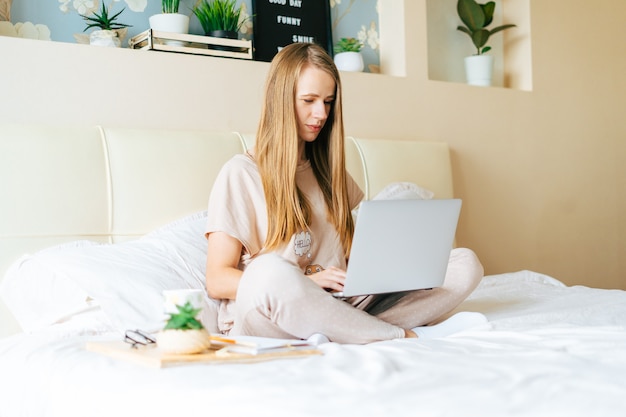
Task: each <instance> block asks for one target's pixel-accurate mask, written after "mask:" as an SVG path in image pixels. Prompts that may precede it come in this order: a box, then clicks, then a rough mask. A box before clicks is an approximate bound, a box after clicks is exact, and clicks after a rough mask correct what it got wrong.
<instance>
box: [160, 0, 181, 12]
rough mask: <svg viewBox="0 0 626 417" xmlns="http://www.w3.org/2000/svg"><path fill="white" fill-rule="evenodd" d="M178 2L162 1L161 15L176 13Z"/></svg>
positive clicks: (173, 0) (171, 0)
mask: <svg viewBox="0 0 626 417" xmlns="http://www.w3.org/2000/svg"><path fill="white" fill-rule="evenodd" d="M179 6H180V0H162V2H161V10H162V11H163V13H178V7H179Z"/></svg>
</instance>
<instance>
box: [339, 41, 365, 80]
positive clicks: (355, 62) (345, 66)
mask: <svg viewBox="0 0 626 417" xmlns="http://www.w3.org/2000/svg"><path fill="white" fill-rule="evenodd" d="M333 49H334V51H335V57H334V58H333V59H334V61H335V65H337V68H338V69H340V70H342V71H354V72H360V71H363V68H364V67H365V65H364V63H363V55H361V49H363V43H362V42H361V41H359V40H358V39H356V38H341V39H340V40H339V41H338V42H337V43H336V44H335V46H334V48H333Z"/></svg>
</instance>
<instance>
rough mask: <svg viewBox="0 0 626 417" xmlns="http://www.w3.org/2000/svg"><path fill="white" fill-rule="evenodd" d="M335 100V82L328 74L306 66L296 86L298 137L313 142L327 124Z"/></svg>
mask: <svg viewBox="0 0 626 417" xmlns="http://www.w3.org/2000/svg"><path fill="white" fill-rule="evenodd" d="M334 100H335V80H334V79H333V77H331V76H330V74H328V73H327V72H324V71H322V70H321V69H319V68H316V67H314V66H312V65H308V64H307V65H305V66H304V67H303V68H302V71H301V72H300V78H299V79H298V85H297V86H296V117H297V119H298V137H299V138H300V140H301V141H303V142H313V141H314V140H315V139H317V135H319V133H320V131H321V130H322V128H323V127H324V124H325V123H326V119H327V118H328V114H329V113H330V109H331V106H332V104H333V101H334Z"/></svg>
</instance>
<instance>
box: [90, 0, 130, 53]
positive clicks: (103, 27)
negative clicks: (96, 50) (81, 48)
mask: <svg viewBox="0 0 626 417" xmlns="http://www.w3.org/2000/svg"><path fill="white" fill-rule="evenodd" d="M123 11H124V9H122V10H120V11H119V12H117V13H116V14H114V15H112V16H111V15H110V14H109V8H107V6H106V5H105V4H104V1H103V2H102V5H101V8H100V14H98V12H95V11H94V12H93V14H92V15H91V16H85V15H81V17H82V18H83V19H84V20H85V21H86V22H87V27H86V28H85V29H84V30H83V32H86V31H87V30H89V29H91V28H99V30H94V31H93V32H91V34H90V35H89V44H90V45H98V46H111V47H118V48H119V47H120V46H121V44H122V39H123V38H124V37H125V36H126V31H127V28H129V27H130V25H127V24H125V23H119V22H116V20H117V18H118V17H119V16H120V15H121V14H122V12H123Z"/></svg>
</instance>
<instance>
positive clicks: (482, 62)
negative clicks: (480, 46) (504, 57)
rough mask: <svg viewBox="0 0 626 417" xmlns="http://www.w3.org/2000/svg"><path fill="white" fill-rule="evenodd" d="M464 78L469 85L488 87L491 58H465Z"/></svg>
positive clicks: (473, 56) (491, 67)
mask: <svg viewBox="0 0 626 417" xmlns="http://www.w3.org/2000/svg"><path fill="white" fill-rule="evenodd" d="M465 76H466V78H467V83H468V84H469V85H478V86H481V87H489V86H490V85H491V78H492V76H493V56H491V55H472V56H468V57H466V58H465Z"/></svg>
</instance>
